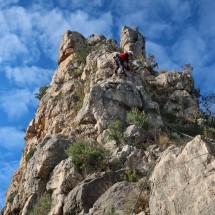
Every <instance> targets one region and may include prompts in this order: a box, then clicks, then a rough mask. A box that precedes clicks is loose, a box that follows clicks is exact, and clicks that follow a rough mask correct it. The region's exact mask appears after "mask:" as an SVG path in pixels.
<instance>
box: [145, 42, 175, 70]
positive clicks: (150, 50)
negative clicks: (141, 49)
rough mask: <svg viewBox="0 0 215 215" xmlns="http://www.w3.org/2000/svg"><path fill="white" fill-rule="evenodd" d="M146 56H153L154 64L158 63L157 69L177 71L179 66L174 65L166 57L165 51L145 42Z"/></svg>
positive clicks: (159, 46) (158, 46)
mask: <svg viewBox="0 0 215 215" xmlns="http://www.w3.org/2000/svg"><path fill="white" fill-rule="evenodd" d="M146 51H147V54H153V55H154V56H155V60H156V62H158V66H159V69H165V70H178V69H179V66H178V65H177V64H175V63H174V61H173V60H172V59H171V57H170V56H169V55H168V52H167V50H166V49H165V48H164V47H163V46H161V45H159V44H157V43H154V42H152V41H147V46H146Z"/></svg>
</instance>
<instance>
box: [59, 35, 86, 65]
mask: <svg viewBox="0 0 215 215" xmlns="http://www.w3.org/2000/svg"><path fill="white" fill-rule="evenodd" d="M85 41H86V39H85V38H84V37H83V35H81V34H80V33H78V32H76V31H67V32H66V33H65V34H64V35H63V39H62V42H61V44H60V49H59V56H58V64H60V63H61V62H62V61H64V60H65V59H66V58H67V57H68V56H70V55H71V54H74V53H75V52H76V50H75V49H76V48H79V49H80V47H81V46H82V45H83V44H84V43H85Z"/></svg>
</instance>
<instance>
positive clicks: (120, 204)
mask: <svg viewBox="0 0 215 215" xmlns="http://www.w3.org/2000/svg"><path fill="white" fill-rule="evenodd" d="M139 192H140V188H139V184H138V183H132V182H126V181H123V182H118V183H116V184H114V185H113V186H112V187H110V188H109V189H108V190H107V191H106V192H105V193H104V194H103V195H102V196H101V197H100V198H99V199H98V200H97V201H96V202H95V204H94V205H93V208H92V209H91V210H90V213H89V215H101V214H107V213H108V212H109V213H110V212H111V211H113V212H115V213H117V214H119V215H124V214H127V213H130V212H131V209H132V208H133V207H134V205H135V201H136V199H137V197H138V194H139ZM125 197H126V198H125Z"/></svg>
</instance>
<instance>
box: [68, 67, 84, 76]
mask: <svg viewBox="0 0 215 215" xmlns="http://www.w3.org/2000/svg"><path fill="white" fill-rule="evenodd" d="M82 71H83V70H82V69H81V68H79V67H77V68H74V69H73V70H72V71H71V72H70V75H71V76H73V77H75V78H77V77H79V76H81V73H82Z"/></svg>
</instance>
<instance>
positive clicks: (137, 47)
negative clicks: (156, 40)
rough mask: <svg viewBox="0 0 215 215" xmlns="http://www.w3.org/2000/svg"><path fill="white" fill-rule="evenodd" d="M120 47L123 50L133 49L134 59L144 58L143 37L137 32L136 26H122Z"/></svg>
mask: <svg viewBox="0 0 215 215" xmlns="http://www.w3.org/2000/svg"><path fill="white" fill-rule="evenodd" d="M120 47H121V48H122V49H123V50H125V51H129V50H131V51H133V52H134V58H136V59H141V58H143V59H146V52H145V38H144V37H143V36H142V34H141V33H140V32H139V30H138V27H136V28H135V29H131V28H128V27H126V26H124V27H123V28H122V34H121V41H120Z"/></svg>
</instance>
